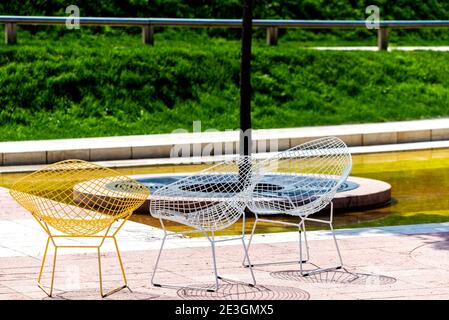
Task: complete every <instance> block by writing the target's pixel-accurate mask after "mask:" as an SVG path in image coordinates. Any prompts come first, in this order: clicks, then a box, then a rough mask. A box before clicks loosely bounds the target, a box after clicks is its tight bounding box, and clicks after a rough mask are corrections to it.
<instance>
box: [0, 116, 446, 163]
mask: <svg viewBox="0 0 449 320" xmlns="http://www.w3.org/2000/svg"><path fill="white" fill-rule="evenodd" d="M324 136H337V137H339V138H341V139H342V140H343V141H345V142H346V143H347V144H348V146H350V147H354V148H356V149H357V148H359V147H363V148H367V149H368V150H369V149H372V150H373V151H372V152H379V151H378V149H379V148H377V149H376V147H375V146H380V145H382V146H385V147H386V148H387V149H388V150H389V151H394V150H395V148H394V146H395V145H401V144H402V145H408V144H413V143H417V144H419V143H421V144H422V143H424V144H426V143H433V144H435V145H437V146H438V145H441V143H440V144H437V143H436V142H448V143H447V145H446V147H449V141H448V140H449V118H442V119H433V120H414V121H399V122H385V123H369V124H351V125H338V126H321V127H303V128H284V129H260V130H254V131H253V139H254V141H255V143H254V146H253V152H255V153H257V152H259V151H261V150H264V151H267V153H269V152H270V151H273V150H270V149H269V147H270V145H271V146H274V145H276V144H277V150H279V151H281V150H286V149H288V148H291V147H294V146H296V145H298V144H301V143H303V142H306V141H309V140H313V139H316V138H320V137H324ZM238 139H239V132H238V131H225V132H202V133H174V134H156V135H140V136H120V137H103V138H81V139H56V140H38V141H18V142H0V166H2V167H8V166H21V165H42V164H48V163H54V162H57V161H61V160H65V159H73V158H76V159H82V160H87V161H92V162H98V161H120V160H122V161H126V160H144V159H145V160H148V161H150V160H153V159H154V160H156V159H158V160H159V162H164V161H167V160H169V159H170V160H174V161H169V162H167V163H168V164H170V162H174V163H175V164H176V161H178V162H180V161H181V162H182V159H192V158H191V157H188V155H187V156H186V157H184V158H170V153H171V150H172V148H173V147H174V146H175V145H176V146H187V147H188V148H190V150H193V149H194V148H195V147H196V148H198V147H201V148H212V149H213V148H214V145H215V146H217V144H218V145H222V146H223V147H222V149H223V150H224V149H225V147H224V146H225V144H227V145H228V146H232V150H233V151H234V152H235V151H236V150H237V149H238ZM265 147H267V149H268V150H267V149H265ZM417 147H418V148H419V147H422V148H426V145H421V146H417ZM440 147H441V146H440ZM259 149H261V150H259ZM190 156H191V155H190ZM198 158H201V159H203V158H214V157H213V156H212V157H198ZM180 159H181V160H180Z"/></svg>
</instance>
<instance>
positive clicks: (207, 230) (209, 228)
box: [150, 157, 260, 292]
mask: <svg viewBox="0 0 449 320" xmlns="http://www.w3.org/2000/svg"><path fill="white" fill-rule="evenodd" d="M242 159H243V160H242ZM232 161H234V162H235V160H231V162H232ZM245 161H247V162H250V163H252V161H251V159H250V158H247V157H244V158H239V160H238V163H242V162H245ZM228 162H229V161H225V162H222V163H219V164H217V165H214V166H212V167H210V168H207V169H206V170H203V171H201V172H199V173H197V174H194V175H191V176H189V177H186V178H184V179H181V180H179V181H177V182H175V183H172V184H170V185H168V186H165V187H163V188H161V189H159V190H157V191H155V192H154V194H153V196H152V198H151V204H150V213H151V215H152V216H154V217H156V218H158V219H159V221H160V224H161V227H162V229H163V230H164V237H163V238H162V243H161V247H160V250H159V253H158V256H157V259H156V263H155V266H154V272H153V275H152V277H151V284H152V285H153V286H156V287H167V288H175V289H183V288H189V289H197V290H205V288H201V287H199V288H198V287H193V286H182V285H176V284H161V283H160V282H156V281H155V277H156V273H157V270H158V266H159V262H160V258H161V255H162V251H163V248H164V244H165V242H166V240H167V238H168V237H170V236H179V235H186V234H191V233H202V234H204V236H205V237H206V239H207V240H208V241H209V242H210V245H211V250H212V264H213V272H214V289H206V290H207V291H208V292H216V291H218V290H219V287H220V280H230V281H235V280H232V279H229V278H224V277H222V276H220V275H219V274H218V268H217V259H216V243H218V242H224V241H234V240H240V241H241V242H242V246H243V250H244V256H245V259H247V260H248V261H250V258H249V254H248V248H247V246H246V242H245V229H244V228H245V212H244V209H245V207H246V203H247V199H248V197H249V195H250V194H251V192H252V189H253V188H254V186H255V184H256V181H258V179H260V176H259V175H258V174H257V172H256V171H251V170H249V169H248V168H246V171H247V173H251V174H250V175H249V176H247V178H248V179H250V181H251V182H250V183H248V184H247V185H246V186H245V190H242V191H240V192H237V193H236V194H235V195H233V196H232V197H229V198H227V199H220V200H219V203H218V204H214V205H212V206H209V207H208V209H209V210H211V208H213V207H215V206H220V205H222V203H221V202H223V203H226V208H227V209H229V211H235V212H234V213H233V215H235V217H232V219H230V220H229V221H227V219H225V220H226V221H225V222H224V223H223V224H221V223H219V224H218V225H217V226H215V227H214V226H213V222H211V221H207V222H206V223H205V225H201V223H199V224H195V223H187V222H186V221H185V217H184V218H182V219H180V218H179V217H178V218H177V216H178V215H180V213H177V212H173V209H172V208H170V209H169V208H168V207H170V205H166V206H165V207H164V200H162V199H158V196H160V194H165V195H167V194H169V195H170V194H172V195H174V194H176V191H177V190H179V187H180V186H181V187H182V186H185V185H189V184H190V183H192V181H196V177H202V176H203V175H205V176H208V175H209V176H208V177H210V176H212V175H213V171H214V170H216V169H217V168H218V169H220V166H225V165H226V163H228ZM205 181H209V178H205ZM200 192H201V191H200ZM182 196H183V197H186V198H181V199H180V200H179V202H181V203H182V202H183V201H184V202H187V203H189V204H190V205H191V203H192V201H193V202H194V203H195V204H194V205H193V206H196V205H197V204H198V207H199V209H201V207H202V205H200V203H201V202H202V201H204V199H206V198H207V196H204V195H203V196H201V200H198V198H197V199H195V196H198V194H196V195H195V193H194V192H193V194H192V196H193V197H190V196H189V195H188V194H186V193H183V194H182ZM235 198H237V199H238V200H237V201H234V200H235ZM212 199H214V200H211V201H215V200H216V198H212ZM165 201H166V198H165ZM161 203H162V204H161ZM230 203H232V204H231V205H230ZM230 209H232V210H230ZM219 210H221V209H219ZM164 211H169V214H167V215H165V214H164ZM198 211H199V212H201V210H198ZM223 212H224V210H223ZM189 214H191V215H193V216H194V215H195V214H196V211H193V212H190V213H189ZM239 217H242V219H243V226H242V235H241V236H238V237H231V238H226V239H218V240H217V239H216V237H215V232H216V231H219V230H223V229H225V228H227V227H228V226H230V225H232V224H233V223H234V222H235V221H236V220H238V218H239ZM163 220H170V221H175V222H178V223H182V224H185V225H187V226H189V227H191V228H193V230H189V231H183V232H168V230H167V228H166V226H165V224H164V222H163ZM192 220H195V219H192ZM211 224H212V225H211ZM249 271H250V274H251V280H252V281H251V282H250V283H245V284H247V285H249V286H252V287H253V286H255V285H256V278H255V276H254V272H253V269H252V265H251V264H250V265H249Z"/></svg>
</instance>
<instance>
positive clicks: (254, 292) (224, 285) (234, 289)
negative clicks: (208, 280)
mask: <svg viewBox="0 0 449 320" xmlns="http://www.w3.org/2000/svg"><path fill="white" fill-rule="evenodd" d="M192 287H193V286H192ZM195 287H196V288H188V287H186V288H182V289H179V290H178V292H177V294H178V296H179V297H180V298H181V299H186V300H309V298H310V295H309V293H308V292H306V291H304V290H301V289H298V288H291V287H283V286H272V285H267V286H265V285H256V286H254V287H251V286H249V285H247V284H243V283H239V282H234V281H229V280H222V282H221V284H220V286H219V289H218V291H216V292H208V291H207V289H213V288H215V286H214V285H204V284H203V285H195ZM197 288H198V289H197Z"/></svg>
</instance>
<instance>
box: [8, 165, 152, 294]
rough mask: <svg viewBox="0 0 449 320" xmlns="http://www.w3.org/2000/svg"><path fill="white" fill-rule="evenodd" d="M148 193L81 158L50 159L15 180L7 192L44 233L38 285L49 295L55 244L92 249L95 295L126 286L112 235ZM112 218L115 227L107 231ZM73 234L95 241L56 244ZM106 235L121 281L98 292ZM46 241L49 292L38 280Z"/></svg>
mask: <svg viewBox="0 0 449 320" xmlns="http://www.w3.org/2000/svg"><path fill="white" fill-rule="evenodd" d="M149 193H150V192H149V190H148V188H146V187H145V186H144V185H143V184H141V183H140V182H138V181H135V180H133V179H131V178H129V177H126V176H122V175H121V174H120V173H119V172H117V171H114V170H111V169H108V168H105V167H102V166H99V165H96V164H93V163H89V162H86V161H82V160H66V161H62V162H58V163H54V164H52V165H49V166H46V167H44V168H43V169H41V170H38V171H36V172H34V173H32V174H30V175H28V176H26V177H24V178H22V179H20V180H19V181H17V182H16V183H15V184H14V185H13V186H12V188H11V190H10V194H11V196H12V197H13V198H14V199H15V200H16V201H17V202H18V203H19V204H20V205H21V206H23V207H24V208H25V209H27V210H28V211H30V212H31V214H32V215H33V217H34V218H35V219H36V220H37V222H39V224H40V225H41V226H42V228H43V229H44V230H45V232H46V233H47V235H48V240H47V244H46V246H45V252H44V256H43V259H42V265H41V268H40V272H39V277H38V286H39V288H41V289H42V290H43V291H44V292H45V293H46V294H47V295H48V296H50V297H51V296H52V294H53V284H54V277H55V267H56V256H57V252H58V249H59V248H96V249H97V254H98V271H99V277H100V293H101V296H102V297H106V296H108V295H110V294H112V293H115V292H117V291H120V290H122V289H124V288H128V289H129V287H128V284H127V280H126V275H125V270H124V268H123V263H122V259H121V256H120V251H119V248H118V245H117V240H116V238H115V236H116V234H117V232H118V231H119V230H120V229H121V228H122V227H123V225H124V223H125V222H126V221H127V220H128V219H129V217H130V216H131V214H132V213H133V212H134V211H135V210H136V209H138V208H139V207H140V206H141V205H142V204H143V203H144V202H145V200H146V199H147V198H148V196H149ZM119 220H120V221H119ZM117 221H119V224H118V225H117V228H116V229H115V230H111V227H112V225H113V224H114V223H115V222H117ZM77 238H85V239H90V242H91V243H95V244H89V245H87V244H86V245H84V244H83V243H82V242H79V241H78V242H76V244H75V245H71V244H70V245H67V244H61V242H64V239H72V240H76V239H77ZM106 239H112V240H113V241H114V245H115V249H116V251H117V256H118V262H119V264H120V269H121V273H122V276H123V280H124V285H122V286H121V287H118V288H116V289H114V290H112V291H109V292H107V293H104V292H103V281H102V272H101V253H100V248H101V246H102V245H103V244H104V242H105V240H106ZM50 241H51V243H52V244H53V246H54V248H55V251H54V257H53V270H52V275H51V283H50V290H49V291H47V290H46V289H45V288H44V286H43V285H42V284H41V278H42V273H43V270H44V264H45V259H46V257H47V252H48V247H49V244H50ZM65 242H67V241H65ZM78 243H79V244H78Z"/></svg>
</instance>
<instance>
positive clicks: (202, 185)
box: [150, 157, 261, 231]
mask: <svg viewBox="0 0 449 320" xmlns="http://www.w3.org/2000/svg"><path fill="white" fill-rule="evenodd" d="M258 170H259V169H258V167H257V166H255V165H254V164H253V161H252V160H251V159H250V158H248V157H239V158H235V159H231V160H228V161H225V162H222V163H219V164H217V165H214V166H212V167H210V168H207V169H206V170H203V171H201V172H199V173H196V174H193V175H191V176H188V177H186V178H184V179H181V180H178V181H176V182H174V183H172V184H170V185H167V186H165V187H162V188H160V189H158V190H156V191H155V192H154V193H153V194H152V195H151V202H150V213H151V215H152V216H154V217H157V218H162V219H168V220H171V221H176V222H179V223H182V224H185V225H188V226H191V227H193V228H196V229H199V230H203V231H215V230H221V229H224V228H226V227H228V226H230V225H232V224H233V223H235V222H236V221H237V220H238V219H239V218H240V217H241V215H242V214H243V210H244V209H245V207H246V205H247V202H248V200H249V197H250V195H251V194H252V192H253V189H254V187H255V185H256V183H257V182H258V181H259V180H260V178H261V175H260V173H259V171H258Z"/></svg>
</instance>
